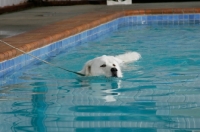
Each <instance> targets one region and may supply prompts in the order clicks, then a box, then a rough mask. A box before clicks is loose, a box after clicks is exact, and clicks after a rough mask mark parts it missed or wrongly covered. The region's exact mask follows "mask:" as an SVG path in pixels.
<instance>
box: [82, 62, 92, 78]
mask: <svg viewBox="0 0 200 132" xmlns="http://www.w3.org/2000/svg"><path fill="white" fill-rule="evenodd" d="M81 73H83V74H85V75H86V76H89V75H90V74H91V61H88V62H86V64H85V66H84V68H83V70H82V71H81Z"/></svg>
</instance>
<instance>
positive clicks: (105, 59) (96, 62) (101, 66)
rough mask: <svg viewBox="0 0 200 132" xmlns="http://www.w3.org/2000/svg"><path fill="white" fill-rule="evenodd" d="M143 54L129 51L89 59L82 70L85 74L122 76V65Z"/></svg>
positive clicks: (137, 58) (135, 59)
mask: <svg viewBox="0 0 200 132" xmlns="http://www.w3.org/2000/svg"><path fill="white" fill-rule="evenodd" d="M140 58H141V55H140V54H139V53H137V52H128V53H125V54H122V55H118V56H107V55H103V56H101V57H97V58H94V59H92V60H89V61H88V62H86V64H85V65H84V67H83V69H82V70H81V71H80V73H81V74H84V75H85V76H106V77H122V76H123V75H122V72H121V68H120V67H121V65H122V64H124V63H130V62H134V61H137V60H139V59H140Z"/></svg>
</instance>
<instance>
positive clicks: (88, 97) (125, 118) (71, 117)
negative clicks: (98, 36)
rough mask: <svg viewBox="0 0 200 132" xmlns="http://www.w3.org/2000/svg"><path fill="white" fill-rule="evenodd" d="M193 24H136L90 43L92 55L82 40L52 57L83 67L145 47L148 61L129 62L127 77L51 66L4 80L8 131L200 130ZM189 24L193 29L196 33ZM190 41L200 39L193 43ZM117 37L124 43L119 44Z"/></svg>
mask: <svg viewBox="0 0 200 132" xmlns="http://www.w3.org/2000/svg"><path fill="white" fill-rule="evenodd" d="M190 26H191V25H184V26H183V27H180V29H179V27H170V26H169V27H166V26H160V27H156V28H153V27H151V26H149V27H148V26H147V27H145V26H144V27H143V28H142V29H140V27H131V28H133V29H134V30H132V29H131V28H130V27H129V28H125V29H122V30H119V32H117V33H115V34H112V37H111V38H106V40H101V42H99V41H97V42H91V43H88V46H89V47H90V48H91V49H92V52H93V53H94V55H93V54H92V55H91V54H85V53H88V48H89V47H88V46H85V47H84V46H82V47H80V49H76V48H75V49H73V50H72V51H71V52H69V53H66V54H61V55H59V56H57V57H55V58H51V59H50V60H49V61H51V63H54V64H57V65H58V66H61V67H65V68H69V69H73V70H80V69H81V67H82V65H80V64H84V62H86V61H87V60H88V59H91V58H93V57H96V56H99V55H102V54H106V53H107V52H108V51H109V53H110V54H116V52H117V53H121V52H124V51H129V50H132V51H138V52H139V53H141V55H142V59H141V60H139V61H138V62H136V63H134V64H128V65H126V66H125V67H123V71H124V78H121V79H116V78H105V77H79V76H77V75H73V74H71V73H66V72H63V71H60V70H58V69H55V68H52V67H49V66H48V65H46V64H36V65H34V66H33V67H27V68H25V69H23V70H20V71H17V72H15V73H12V74H11V75H9V76H5V77H3V78H1V80H0V81H1V84H3V85H1V86H2V87H1V89H0V105H1V108H0V119H1V120H0V131H1V132H6V131H8V132H10V131H14V132H21V131H25V132H45V131H47V132H51V131H52V132H62V131H63V132H68V131H77V132H83V131H91V132H94V131H103V132H104V131H122V132H129V131H131V132H132V131H136V132H146V131H148V132H149V131H152V132H154V131H157V132H171V131H188V132H197V131H198V130H199V129H200V125H199V124H200V113H199V111H200V87H199V86H200V77H199V73H200V68H199V66H200V61H199V48H200V47H199V42H200V37H199V36H198V33H199V31H200V30H198V31H197V29H198V28H199V27H196V25H193V26H194V27H193V26H191V27H190ZM184 28H186V29H184ZM187 28H192V29H191V30H193V32H191V30H190V31H189V34H190V35H187V32H188V31H187ZM162 31H166V32H162ZM126 33H127V36H123V35H124V34H126ZM172 33H174V34H172ZM133 34H134V35H133ZM176 34H179V36H178V37H174V35H176ZM122 36H123V37H122ZM158 36H159V37H158ZM165 36H168V38H170V39H169V40H168V39H166V38H165ZM189 36H192V37H189ZM163 37H164V38H163ZM121 38H123V39H122V40H121ZM190 39H192V40H193V41H192V42H194V43H189V42H188V41H185V40H190ZM114 40H115V41H114ZM124 40H128V41H126V42H124ZM164 40H165V41H164ZM113 41H114V42H115V44H121V45H122V46H121V48H119V49H118V50H116V49H115V50H113V46H112V44H111V42H113ZM96 43H97V45H95V44H96ZM98 44H99V45H98ZM130 45H133V46H131V47H130ZM163 45H165V46H163ZM99 49H104V50H101V51H100V50H99ZM77 52H78V53H79V54H77ZM186 58H187V59H186ZM69 62H70V63H69ZM77 62H78V63H77Z"/></svg>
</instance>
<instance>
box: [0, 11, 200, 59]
mask: <svg viewBox="0 0 200 132" xmlns="http://www.w3.org/2000/svg"><path fill="white" fill-rule="evenodd" d="M187 13H200V8H183V9H181V8H175V9H145V10H126V11H112V12H95V13H88V14H83V15H80V16H77V17H74V18H71V19H67V20H63V21H59V22H56V23H54V24H50V25H48V26H45V27H42V28H40V29H36V30H33V31H30V32H26V33H23V34H19V35H16V36H13V37H9V38H4V39H2V40H3V41H5V42H7V43H9V44H11V45H14V46H15V47H18V48H19V49H21V50H23V51H25V52H30V51H32V50H35V49H38V48H41V47H43V46H46V45H48V44H51V43H53V42H56V41H58V40H60V39H64V38H67V37H70V36H72V35H75V34H78V33H80V32H82V31H85V30H88V29H91V28H93V27H96V26H98V25H101V24H103V23H106V22H109V21H111V20H114V19H116V18H120V17H124V16H133V15H155V14H187ZM99 16H100V17H99ZM85 18H87V19H85ZM88 18H89V19H88ZM21 54H22V53H20V52H19V51H17V50H15V49H13V48H10V47H8V46H1V49H0V62H3V61H6V60H9V59H11V58H14V57H16V56H19V55H21Z"/></svg>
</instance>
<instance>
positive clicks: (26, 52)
mask: <svg viewBox="0 0 200 132" xmlns="http://www.w3.org/2000/svg"><path fill="white" fill-rule="evenodd" d="M0 42H2V43H4V44H6V45H7V46H10V47H12V48H14V49H16V50H18V51H20V52H22V53H23V54H26V55H29V56H31V57H33V58H35V59H37V60H39V61H42V62H44V63H46V64H48V65H50V66H53V67H56V68H59V69H62V70H64V71H67V72H71V73H74V74H77V75H80V76H85V75H84V74H82V73H79V72H75V71H71V70H68V69H65V68H63V67H60V66H56V65H54V64H52V63H50V62H48V61H45V60H42V59H40V58H38V57H36V56H34V55H32V54H30V53H27V52H25V51H23V50H21V49H19V48H17V47H14V46H12V45H10V44H9V43H7V42H5V41H3V40H0Z"/></svg>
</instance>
